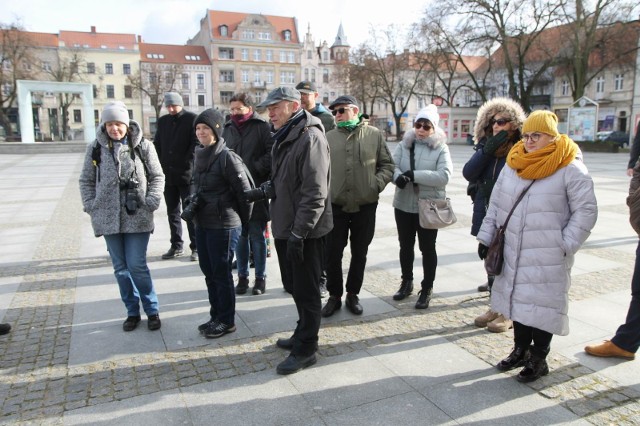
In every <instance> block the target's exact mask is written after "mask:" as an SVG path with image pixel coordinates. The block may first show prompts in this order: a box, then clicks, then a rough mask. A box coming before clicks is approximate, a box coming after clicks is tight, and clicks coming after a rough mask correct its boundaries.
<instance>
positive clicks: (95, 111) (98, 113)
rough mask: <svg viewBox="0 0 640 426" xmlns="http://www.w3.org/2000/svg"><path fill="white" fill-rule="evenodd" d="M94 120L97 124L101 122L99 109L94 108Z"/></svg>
mask: <svg viewBox="0 0 640 426" xmlns="http://www.w3.org/2000/svg"><path fill="white" fill-rule="evenodd" d="M94 87H95V86H94ZM93 121H94V122H95V123H96V126H97V125H98V123H100V112H99V111H98V110H97V109H94V110H93Z"/></svg>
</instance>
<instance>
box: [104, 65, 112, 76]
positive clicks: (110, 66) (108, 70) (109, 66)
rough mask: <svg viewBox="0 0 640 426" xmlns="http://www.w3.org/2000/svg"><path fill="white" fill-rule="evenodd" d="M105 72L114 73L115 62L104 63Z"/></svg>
mask: <svg viewBox="0 0 640 426" xmlns="http://www.w3.org/2000/svg"><path fill="white" fill-rule="evenodd" d="M104 72H105V74H113V64H104Z"/></svg>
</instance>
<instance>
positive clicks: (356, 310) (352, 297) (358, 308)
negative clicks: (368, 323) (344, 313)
mask: <svg viewBox="0 0 640 426" xmlns="http://www.w3.org/2000/svg"><path fill="white" fill-rule="evenodd" d="M344 305H345V306H346V307H347V309H349V310H350V311H351V313H352V314H354V315H362V311H363V309H362V305H361V304H360V299H358V295H357V294H351V293H347V297H346V298H345V299H344Z"/></svg>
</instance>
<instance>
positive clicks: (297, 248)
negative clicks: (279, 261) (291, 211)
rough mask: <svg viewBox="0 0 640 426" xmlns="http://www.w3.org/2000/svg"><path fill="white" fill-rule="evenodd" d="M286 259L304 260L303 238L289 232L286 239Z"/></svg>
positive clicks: (292, 260)
mask: <svg viewBox="0 0 640 426" xmlns="http://www.w3.org/2000/svg"><path fill="white" fill-rule="evenodd" d="M287 259H289V261H290V262H293V263H302V262H304V239H302V238H299V237H296V236H295V235H293V234H291V235H290V236H289V240H288V241H287Z"/></svg>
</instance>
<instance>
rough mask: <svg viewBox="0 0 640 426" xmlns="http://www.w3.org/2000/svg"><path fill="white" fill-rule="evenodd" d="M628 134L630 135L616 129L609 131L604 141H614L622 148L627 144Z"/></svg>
mask: <svg viewBox="0 0 640 426" xmlns="http://www.w3.org/2000/svg"><path fill="white" fill-rule="evenodd" d="M630 136H631V135H629V133H625V132H620V131H616V132H611V134H610V135H609V136H607V137H606V138H605V140H604V141H605V142H615V143H617V144H618V145H619V146H620V148H624V146H625V145H628V144H629V138H630Z"/></svg>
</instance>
